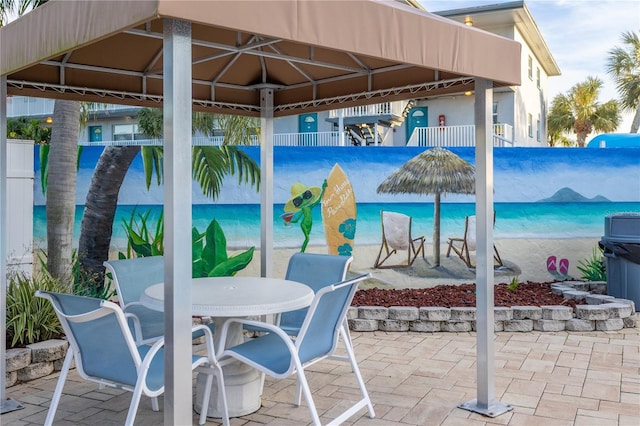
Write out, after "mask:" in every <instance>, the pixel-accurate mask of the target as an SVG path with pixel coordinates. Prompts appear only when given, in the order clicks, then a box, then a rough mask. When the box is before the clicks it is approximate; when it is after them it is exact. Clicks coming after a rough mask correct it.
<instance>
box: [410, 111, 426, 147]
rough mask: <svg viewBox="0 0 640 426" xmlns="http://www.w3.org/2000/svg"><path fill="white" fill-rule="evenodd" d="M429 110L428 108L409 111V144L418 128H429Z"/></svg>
mask: <svg viewBox="0 0 640 426" xmlns="http://www.w3.org/2000/svg"><path fill="white" fill-rule="evenodd" d="M427 111H428V108H427V107H413V108H411V110H410V111H409V114H408V115H407V126H406V129H407V142H409V138H411V135H412V134H413V131H414V130H415V128H416V127H427V126H428V124H429V123H428V115H427Z"/></svg>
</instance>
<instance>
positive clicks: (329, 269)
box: [279, 253, 353, 336]
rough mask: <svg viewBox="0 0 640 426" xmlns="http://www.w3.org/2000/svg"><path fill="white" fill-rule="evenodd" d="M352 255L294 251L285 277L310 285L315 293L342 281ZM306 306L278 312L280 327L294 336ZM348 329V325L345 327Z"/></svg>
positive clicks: (345, 275)
mask: <svg viewBox="0 0 640 426" xmlns="http://www.w3.org/2000/svg"><path fill="white" fill-rule="evenodd" d="M352 261H353V257H352V256H335V255H330V254H317V253H295V254H294V255H293V256H291V258H290V259H289V264H288V265H287V273H286V275H285V279H287V280H291V281H297V282H300V283H303V284H306V285H307V286H309V287H311V288H312V289H313V291H314V292H315V293H317V292H318V290H320V289H321V288H323V287H326V286H328V285H330V284H336V283H339V282H341V281H344V280H345V278H346V277H347V270H348V269H349V265H351V262H352ZM307 310H308V308H303V309H298V310H296V311H291V312H283V313H282V314H280V320H279V325H280V328H281V329H283V330H284V331H285V332H287V333H288V334H289V335H292V336H295V335H296V334H298V332H299V331H300V327H302V322H303V321H304V317H305V316H306V315H307ZM347 330H349V327H347Z"/></svg>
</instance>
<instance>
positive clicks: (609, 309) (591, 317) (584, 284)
mask: <svg viewBox="0 0 640 426" xmlns="http://www.w3.org/2000/svg"><path fill="white" fill-rule="evenodd" d="M551 288H552V292H554V293H555V294H562V295H563V297H564V298H565V299H574V300H585V301H586V303H587V304H586V305H576V310H575V312H573V309H572V308H571V307H570V306H542V307H537V306H512V307H510V308H507V307H495V308H494V310H493V316H494V331H511V332H527V331H533V330H536V331H615V330H621V329H623V328H634V327H636V323H637V318H636V315H635V312H636V309H635V303H634V302H633V301H632V300H627V299H617V298H615V297H614V296H607V295H606V292H607V283H606V282H601V281H597V282H588V281H563V282H558V283H555V284H552V285H551ZM347 320H348V322H349V328H350V329H351V330H353V331H362V332H366V331H378V330H380V331H389V332H392V331H415V332H429V333H435V332H464V331H476V308H445V307H421V308H417V307H407V306H393V307H389V308H386V307H383V306H359V307H354V306H352V307H350V308H349V311H348V313H347Z"/></svg>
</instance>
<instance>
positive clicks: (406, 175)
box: [377, 147, 476, 266]
mask: <svg viewBox="0 0 640 426" xmlns="http://www.w3.org/2000/svg"><path fill="white" fill-rule="evenodd" d="M475 187H476V178H475V168H474V167H473V165H471V164H470V163H469V162H467V161H465V160H463V159H462V158H460V157H458V156H457V155H456V154H454V153H453V152H451V151H449V150H447V149H444V148H439V147H437V148H432V149H428V150H426V151H424V152H422V153H420V154H419V155H416V156H415V157H413V158H412V159H410V160H409V161H407V162H406V163H404V164H403V165H402V166H400V168H398V169H397V170H396V171H394V172H393V173H392V174H391V175H390V176H389V177H388V178H386V179H385V180H384V182H382V183H381V184H380V185H379V186H378V189H377V192H378V193H388V194H434V196H435V200H434V203H433V204H434V211H433V257H434V261H435V266H440V194H445V195H446V194H447V193H449V194H474V193H475Z"/></svg>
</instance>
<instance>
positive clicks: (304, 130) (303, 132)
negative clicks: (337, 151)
mask: <svg viewBox="0 0 640 426" xmlns="http://www.w3.org/2000/svg"><path fill="white" fill-rule="evenodd" d="M298 133H300V135H299V137H298V145H300V146H310V145H311V146H315V145H318V135H317V133H318V114H316V113H315V112H314V113H311V114H300V115H299V116H298Z"/></svg>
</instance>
